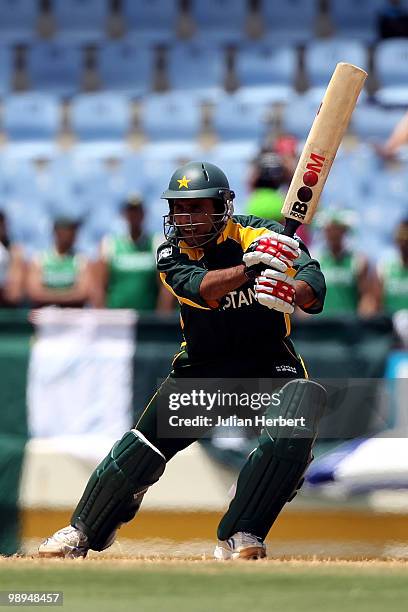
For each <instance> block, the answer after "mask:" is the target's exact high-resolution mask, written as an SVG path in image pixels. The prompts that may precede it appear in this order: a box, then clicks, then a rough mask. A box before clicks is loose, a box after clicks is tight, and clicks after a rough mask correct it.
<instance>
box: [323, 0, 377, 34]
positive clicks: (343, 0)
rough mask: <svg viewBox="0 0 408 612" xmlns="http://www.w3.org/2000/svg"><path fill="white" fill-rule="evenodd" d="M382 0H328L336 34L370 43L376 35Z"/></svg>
mask: <svg viewBox="0 0 408 612" xmlns="http://www.w3.org/2000/svg"><path fill="white" fill-rule="evenodd" d="M383 6H384V0H358V1H356V0H330V14H331V19H332V22H333V25H334V28H335V34H336V35H337V36H344V37H347V38H355V39H357V40H360V41H361V42H366V43H371V42H373V41H374V40H375V39H376V37H377V15H378V12H379V10H380V9H381V8H383Z"/></svg>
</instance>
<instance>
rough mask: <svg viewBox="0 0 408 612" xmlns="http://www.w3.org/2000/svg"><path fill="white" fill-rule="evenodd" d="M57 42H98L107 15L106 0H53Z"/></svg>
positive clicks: (107, 6)
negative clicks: (65, 40) (64, 40)
mask: <svg viewBox="0 0 408 612" xmlns="http://www.w3.org/2000/svg"><path fill="white" fill-rule="evenodd" d="M52 10H53V15H54V20H55V25H56V28H57V32H56V35H57V37H58V40H63V39H67V40H69V41H71V42H76V43H88V44H89V43H95V42H97V41H99V40H100V39H101V38H102V36H103V34H104V30H105V27H106V23H107V19H108V15H109V1H108V0H70V1H69V2H67V0H53V3H52Z"/></svg>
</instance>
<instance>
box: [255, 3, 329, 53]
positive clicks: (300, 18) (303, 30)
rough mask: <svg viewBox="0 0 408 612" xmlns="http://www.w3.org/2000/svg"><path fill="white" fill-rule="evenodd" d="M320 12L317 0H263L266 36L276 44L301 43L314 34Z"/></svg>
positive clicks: (262, 11)
mask: <svg viewBox="0 0 408 612" xmlns="http://www.w3.org/2000/svg"><path fill="white" fill-rule="evenodd" d="M317 12H318V2H317V1H316V0H286V1H285V2H271V1H270V0H261V16H262V22H263V23H264V25H265V37H266V38H267V39H269V40H270V41H271V43H274V44H284V45H288V44H301V43H305V42H307V41H308V40H310V39H311V38H312V37H313V35H314V26H315V21H316V17H317Z"/></svg>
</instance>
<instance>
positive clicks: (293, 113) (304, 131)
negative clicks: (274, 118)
mask: <svg viewBox="0 0 408 612" xmlns="http://www.w3.org/2000/svg"><path fill="white" fill-rule="evenodd" d="M318 108H319V105H318V104H316V101H315V100H313V98H310V97H309V96H307V95H303V96H298V97H297V98H294V99H293V100H291V101H290V102H289V103H288V104H287V105H286V107H285V109H284V112H283V116H282V129H283V131H284V132H287V133H288V134H292V135H293V136H295V137H296V138H299V139H300V140H304V139H306V137H307V135H308V133H309V130H310V128H311V125H312V123H313V121H314V118H315V116H316V112H317V109H318Z"/></svg>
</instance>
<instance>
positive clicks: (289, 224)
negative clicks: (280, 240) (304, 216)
mask: <svg viewBox="0 0 408 612" xmlns="http://www.w3.org/2000/svg"><path fill="white" fill-rule="evenodd" d="M300 225H302V224H301V222H300V221H296V220H295V219H286V220H285V227H284V230H283V232H282V234H283V235H284V236H291V237H293V235H294V233H295V232H296V230H297V228H298V227H299V226H300Z"/></svg>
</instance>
